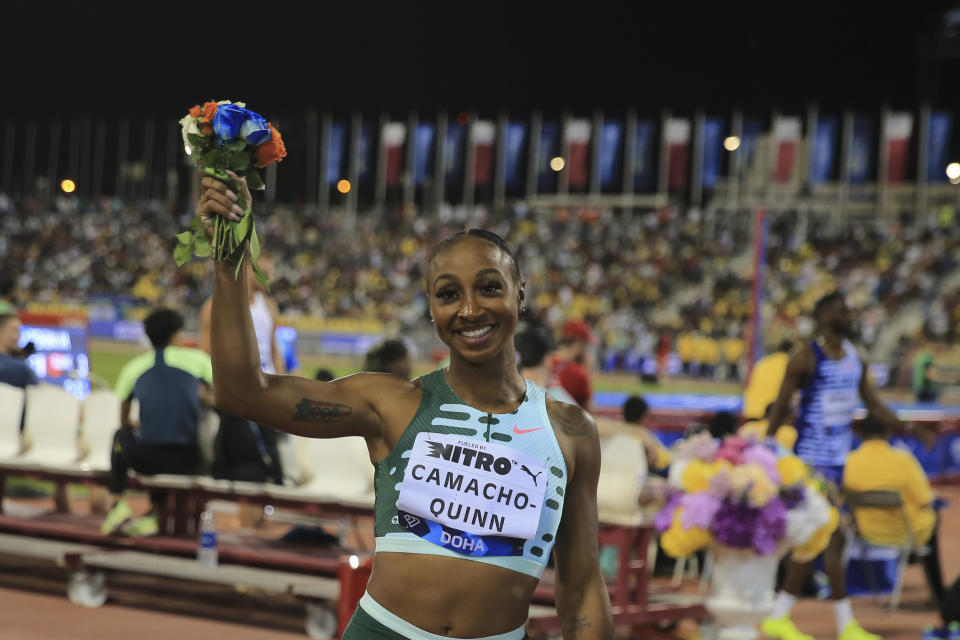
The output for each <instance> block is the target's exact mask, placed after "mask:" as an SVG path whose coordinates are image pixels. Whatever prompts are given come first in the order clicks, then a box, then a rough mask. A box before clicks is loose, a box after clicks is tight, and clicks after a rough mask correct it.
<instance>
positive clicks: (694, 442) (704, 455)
mask: <svg viewBox="0 0 960 640" xmlns="http://www.w3.org/2000/svg"><path fill="white" fill-rule="evenodd" d="M675 453H676V456H675V457H677V458H679V459H683V460H703V461H705V462H710V461H712V460H713V456H714V455H715V454H716V453H717V441H716V440H714V439H713V436H711V435H710V434H709V433H708V432H706V431H703V432H700V433H697V434H694V435H692V436H690V437H689V438H687V439H686V440H682V441H681V442H680V443H678V444H677V448H676V452H675Z"/></svg>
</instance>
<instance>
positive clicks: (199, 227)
mask: <svg viewBox="0 0 960 640" xmlns="http://www.w3.org/2000/svg"><path fill="white" fill-rule="evenodd" d="M190 228H191V229H193V230H194V231H201V232H202V231H203V221H202V220H200V216H194V217H193V220H191V221H190Z"/></svg>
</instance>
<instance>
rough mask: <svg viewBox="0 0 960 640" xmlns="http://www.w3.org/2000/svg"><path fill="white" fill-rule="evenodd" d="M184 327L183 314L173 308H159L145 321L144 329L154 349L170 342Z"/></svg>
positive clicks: (161, 347)
mask: <svg viewBox="0 0 960 640" xmlns="http://www.w3.org/2000/svg"><path fill="white" fill-rule="evenodd" d="M181 329H183V316H181V315H180V314H179V313H177V312H176V311H174V310H173V309H157V310H156V311H154V312H153V313H151V314H150V315H148V316H147V319H146V320H144V321H143V330H144V331H145V332H146V334H147V337H148V338H150V344H152V345H153V348H154V349H163V348H164V347H166V346H167V345H169V344H170V340H172V339H173V336H174V334H175V333H176V332H177V331H180V330H181Z"/></svg>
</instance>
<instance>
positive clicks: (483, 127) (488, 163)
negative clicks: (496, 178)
mask: <svg viewBox="0 0 960 640" xmlns="http://www.w3.org/2000/svg"><path fill="white" fill-rule="evenodd" d="M496 135H497V127H496V125H495V124H494V123H493V122H491V121H489V120H477V121H476V122H474V123H473V149H474V151H473V153H474V156H473V157H474V165H473V182H474V184H476V185H477V186H480V185H486V184H490V180H491V179H492V178H493V141H494V139H495V138H496Z"/></svg>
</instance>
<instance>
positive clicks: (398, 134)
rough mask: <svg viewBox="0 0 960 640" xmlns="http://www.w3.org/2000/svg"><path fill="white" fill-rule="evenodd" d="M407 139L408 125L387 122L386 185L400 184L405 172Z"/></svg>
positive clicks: (385, 145)
mask: <svg viewBox="0 0 960 640" xmlns="http://www.w3.org/2000/svg"><path fill="white" fill-rule="evenodd" d="M406 138H407V125H406V124H404V123H402V122H387V123H386V124H384V125H383V134H382V140H383V150H384V153H385V154H386V165H385V166H386V172H385V173H386V183H387V185H388V186H392V185H396V184H398V183H399V182H400V173H401V172H402V171H403V143H404V141H405V140H406Z"/></svg>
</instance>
